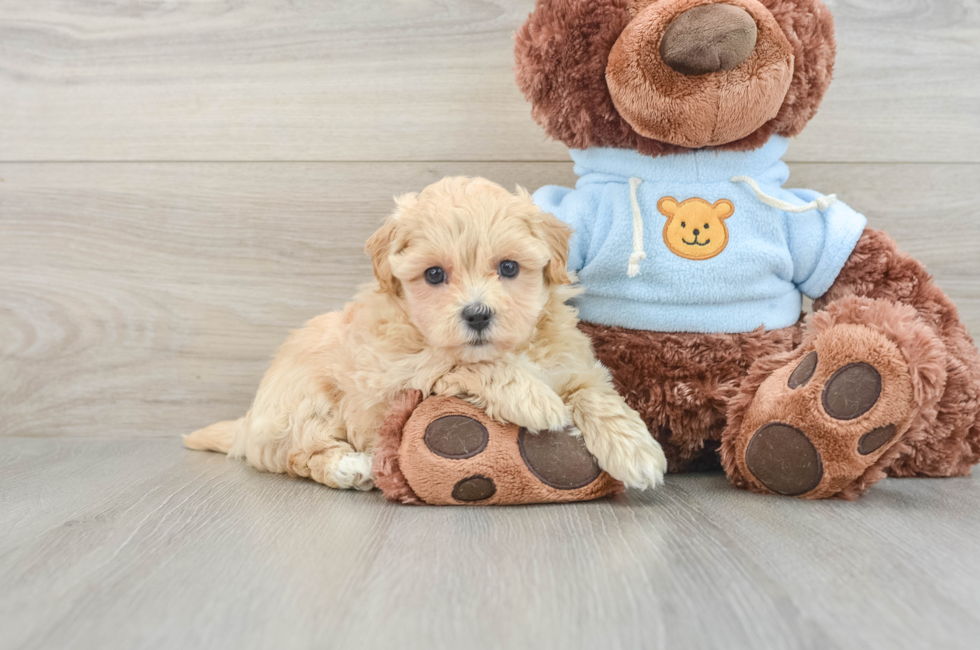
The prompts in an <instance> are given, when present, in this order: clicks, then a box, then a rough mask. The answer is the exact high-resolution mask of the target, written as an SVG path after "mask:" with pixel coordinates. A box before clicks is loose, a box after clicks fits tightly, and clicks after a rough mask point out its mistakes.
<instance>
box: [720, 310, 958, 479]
mask: <svg viewBox="0 0 980 650" xmlns="http://www.w3.org/2000/svg"><path fill="white" fill-rule="evenodd" d="M862 306H863V307H867V308H871V307H874V308H876V309H878V310H879V311H881V310H882V306H881V305H878V306H875V305H873V301H864V302H863V303H855V304H854V305H852V307H862ZM885 311H888V310H887V309H886V310H885ZM898 312H899V315H902V312H901V310H900V309H899V310H898ZM845 313H846V310H845ZM858 313H860V310H858ZM841 315H842V313H841V310H837V311H836V312H835V313H831V314H829V315H823V321H822V323H821V324H820V325H822V327H820V326H818V327H817V328H816V329H817V330H819V331H818V332H816V333H814V335H811V336H808V337H807V340H805V341H804V343H803V345H802V346H801V348H800V349H799V351H798V352H797V353H796V354H795V355H794V356H793V357H792V358H791V359H790V360H789V362H788V363H784V365H782V366H781V367H778V368H777V369H776V370H775V371H774V372H772V373H771V374H770V375H769V376H768V377H766V378H765V379H764V380H763V381H762V382H761V384H757V385H758V390H757V391H756V392H755V395H754V396H751V401H750V402H748V403H747V408H746V409H745V411H744V413H736V414H735V418H734V419H735V420H740V425H739V426H738V429H737V431H728V432H726V433H728V434H729V435H732V436H733V438H732V439H731V440H729V441H727V445H726V447H727V449H726V452H727V455H728V458H726V461H727V462H726V465H728V467H727V469H729V474H730V475H732V474H735V475H736V476H737V477H739V480H736V481H735V482H736V484H739V483H741V484H742V485H743V486H744V487H747V488H749V489H751V490H753V491H757V492H764V493H775V494H781V495H785V496H795V497H802V498H806V499H822V498H830V497H841V498H856V497H857V496H858V495H859V494H860V493H862V492H863V491H864V490H866V489H867V488H868V487H870V486H871V485H872V484H873V483H874V482H876V481H877V480H879V479H880V478H881V477H883V476H884V473H885V472H884V470H885V469H886V468H887V465H888V464H890V463H891V462H893V461H894V459H895V457H896V456H897V455H898V453H897V452H898V447H899V446H900V444H901V443H902V441H903V439H904V438H905V436H906V434H907V433H908V432H909V431H910V429H911V428H912V425H913V423H914V422H915V420H916V417H917V416H918V415H919V414H920V413H921V411H922V407H923V404H924V402H930V403H933V404H934V402H935V399H937V398H938V395H939V394H941V385H937V384H941V383H942V378H943V377H944V373H943V371H942V366H943V361H942V356H943V354H944V353H943V350H942V344H941V343H939V342H938V339H936V337H935V335H934V334H933V333H932V332H931V331H930V330H929V329H928V328H927V327H926V326H924V325H922V324H919V323H916V322H911V323H908V324H907V325H908V327H906V328H904V329H899V332H900V333H901V335H900V336H890V335H889V334H890V333H891V332H889V329H888V328H887V327H884V328H882V327H877V326H872V325H871V324H870V323H873V322H874V321H873V320H871V321H868V323H869V324H861V323H860V319H855V318H845V319H842V318H840V316H841ZM850 315H851V316H853V315H854V314H850ZM893 315H894V314H893ZM905 315H906V316H908V314H905ZM835 320H836V321H837V322H834V321H835ZM855 320H857V321H858V322H854V321H855ZM841 321H843V322H841ZM847 321H850V322H847ZM783 361H785V358H784V359H783ZM923 363H924V364H925V366H924V367H923V366H922V364H923ZM930 372H931V373H932V375H931V376H930V375H929V373H930ZM747 383H748V384H751V382H747ZM737 401H738V400H736V402H737ZM743 401H744V400H743ZM918 428H919V429H921V426H920V427H918ZM893 450H894V453H892V451H893ZM731 465H734V467H732V466H731Z"/></svg>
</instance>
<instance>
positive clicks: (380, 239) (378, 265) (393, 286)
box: [364, 192, 419, 294]
mask: <svg viewBox="0 0 980 650" xmlns="http://www.w3.org/2000/svg"><path fill="white" fill-rule="evenodd" d="M418 202H419V195H418V194H416V193H414V192H410V193H408V194H402V195H401V196H396V197H395V206H396V207H395V212H394V213H393V214H392V215H391V216H390V217H388V218H387V219H386V220H385V223H384V225H383V226H381V227H380V228H378V230H377V231H376V232H375V233H374V234H373V235H371V237H370V238H369V239H368V240H367V243H366V244H364V252H365V253H367V254H368V255H370V256H371V265H372V266H373V267H374V277H375V278H376V279H377V280H378V285H379V286H378V290H379V291H381V293H391V294H394V293H397V292H398V279H397V278H395V274H394V273H392V272H391V262H389V261H388V258H389V257H391V255H392V254H393V253H397V252H398V251H397V250H396V248H395V247H396V245H397V239H398V233H399V231H400V227H399V223H400V222H401V221H403V220H404V218H405V213H406V212H408V211H409V210H411V209H412V208H413V207H415V206H416V205H417V204H418Z"/></svg>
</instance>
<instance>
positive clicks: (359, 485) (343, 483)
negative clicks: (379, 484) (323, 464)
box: [333, 452, 374, 492]
mask: <svg viewBox="0 0 980 650" xmlns="http://www.w3.org/2000/svg"><path fill="white" fill-rule="evenodd" d="M372 460H373V459H372V457H371V455H370V454H365V453H361V452H357V453H353V454H344V456H343V457H342V458H341V459H340V460H339V461H338V462H337V467H336V468H335V469H334V470H333V479H334V481H336V482H337V487H338V488H340V489H342V490H350V489H354V490H362V491H365V492H366V491H368V490H373V489H374V475H373V474H372V473H371V463H372Z"/></svg>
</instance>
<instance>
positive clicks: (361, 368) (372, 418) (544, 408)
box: [184, 178, 667, 490]
mask: <svg viewBox="0 0 980 650" xmlns="http://www.w3.org/2000/svg"><path fill="white" fill-rule="evenodd" d="M570 234H571V232H570V231H569V230H568V228H567V227H566V226H565V225H564V224H563V223H562V222H560V221H559V220H558V219H556V218H555V217H553V216H552V215H550V214H546V213H543V212H541V211H540V210H539V209H538V208H537V207H536V206H535V205H534V204H533V203H532V202H531V199H530V196H529V195H528V194H527V192H525V191H523V190H520V191H519V194H518V195H517V196H515V195H513V194H511V193H509V192H507V191H506V190H504V189H503V188H502V187H500V186H499V185H496V184H494V183H491V182H490V181H487V180H484V179H468V178H447V179H444V180H442V181H439V182H438V183H435V184H433V185H431V186H429V187H427V188H426V189H425V190H423V191H422V192H421V193H420V194H408V195H405V196H403V197H401V198H399V199H397V209H396V210H395V213H394V214H393V215H391V216H390V217H389V218H388V219H387V221H386V222H385V224H384V225H383V226H382V227H381V229H380V230H378V231H377V232H376V233H375V234H374V235H373V236H372V237H371V238H370V240H368V242H367V246H366V248H365V250H366V251H367V252H368V254H370V256H371V258H372V260H373V264H374V275H375V281H374V282H373V283H372V284H371V285H369V286H367V287H366V288H364V289H363V290H362V291H361V292H360V293H359V294H358V295H357V296H356V297H355V298H354V300H353V302H350V303H348V304H347V305H346V306H345V307H344V309H343V311H339V312H332V313H329V314H324V315H323V316H318V317H316V318H314V319H313V320H311V321H309V322H308V323H307V324H306V326H305V327H304V328H303V329H301V330H298V331H296V332H293V334H292V335H291V336H290V337H289V338H288V339H287V340H286V342H285V344H283V346H282V348H280V350H279V353H278V354H277V355H276V358H275V360H274V361H273V362H272V365H271V367H270V368H269V370H268V371H267V372H266V374H265V377H264V378H263V380H262V384H261V385H260V386H259V391H258V394H257V395H256V397H255V401H254V403H253V404H252V408H251V409H250V410H249V411H248V413H247V414H246V415H245V417H243V418H241V419H239V420H235V421H228V422H219V423H217V424H214V425H212V426H210V427H208V428H206V429H201V430H200V431H196V432H194V433H192V434H190V435H189V436H187V437H185V439H184V441H185V443H186V445H187V446H188V447H190V448H192V449H209V450H213V451H221V452H227V453H228V455H229V456H232V457H235V458H244V459H246V460H247V461H248V462H249V463H251V464H252V465H254V466H255V467H257V468H259V469H261V470H266V471H270V472H288V473H290V474H293V475H298V476H308V477H310V478H312V479H314V480H316V481H319V482H320V483H324V484H326V485H329V486H330V487H335V488H357V489H359V490H369V489H371V488H372V487H373V479H372V475H371V452H372V448H373V445H374V438H375V432H376V431H377V429H378V427H379V425H380V424H381V422H382V420H383V419H384V417H385V414H386V413H387V411H388V409H389V407H390V405H391V403H392V401H393V400H394V399H395V397H396V396H397V395H398V394H399V393H401V392H402V391H404V390H406V389H410V388H414V389H419V390H421V391H423V393H424V394H438V395H450V396H459V397H462V398H464V399H466V400H468V401H470V402H472V403H473V404H476V405H477V406H479V407H481V408H483V409H485V410H486V412H487V414H488V415H489V416H490V417H493V418H496V419H498V420H502V421H504V422H509V423H514V424H518V425H521V426H524V427H527V428H528V429H530V430H532V431H540V430H545V429H561V428H563V427H566V426H568V425H571V424H574V426H575V427H576V428H577V429H578V431H580V432H581V434H582V435H583V436H584V439H585V444H586V446H587V447H588V449H589V450H590V451H591V452H592V453H593V455H595V457H596V458H597V459H598V461H599V464H600V465H601V466H602V467H603V468H604V469H605V470H606V471H608V472H609V473H610V474H611V475H612V476H614V477H615V478H618V479H620V480H621V481H623V482H624V483H626V484H627V485H628V486H631V487H635V488H652V487H654V486H656V485H658V484H659V483H660V482H661V481H662V480H663V474H664V471H665V470H666V465H667V461H666V459H665V458H664V454H663V451H662V450H661V448H660V445H658V444H657V442H656V441H655V440H654V439H653V438H652V437H651V435H650V433H649V432H648V431H647V428H646V426H644V423H643V421H642V420H641V419H640V417H639V415H637V413H636V412H635V411H633V410H632V409H630V408H629V407H628V406H627V405H626V403H625V402H624V401H623V399H622V398H621V397H620V396H619V395H618V394H617V393H616V390H615V389H614V388H613V386H612V383H611V382H610V378H609V373H608V372H607V371H606V369H605V368H604V367H602V366H601V365H600V364H599V363H598V362H597V361H596V360H595V359H594V358H593V356H592V349H591V346H590V343H589V341H588V339H587V338H586V336H585V335H584V334H582V333H581V332H580V331H579V330H578V329H577V328H576V324H577V322H578V321H577V318H576V313H575V310H574V309H573V308H571V307H569V306H568V305H566V304H565V303H566V301H567V300H568V299H569V298H571V297H572V296H574V295H575V293H576V290H575V289H574V288H573V287H572V286H571V281H570V279H569V276H568V274H567V273H566V271H565V264H566V262H567V256H568V238H569V236H570Z"/></svg>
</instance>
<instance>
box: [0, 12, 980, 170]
mask: <svg viewBox="0 0 980 650" xmlns="http://www.w3.org/2000/svg"><path fill="white" fill-rule="evenodd" d="M828 4H829V5H830V6H831V7H832V9H833V11H834V12H835V14H836V17H837V24H838V29H837V31H838V40H839V50H840V56H839V59H838V63H837V66H836V77H837V81H836V82H835V85H834V86H832V88H831V91H830V93H829V95H828V97H827V99H826V102H825V104H824V106H823V108H822V110H821V112H820V114H819V116H818V117H817V118H816V120H815V121H814V123H813V124H812V125H811V126H810V127H809V128H808V129H807V131H806V132H805V133H804V134H803V136H802V137H801V139H800V140H799V141H798V142H797V143H796V144H794V146H793V148H792V149H791V151H790V155H791V158H792V160H798V161H816V162H830V161H845V162H870V161H905V162H909V161H913V162H914V161H920V162H980V147H978V143H980V111H978V110H977V105H978V101H980V13H978V11H977V9H976V4H975V2H974V1H973V0H915V1H914V2H911V1H910V2H902V3H896V2H894V1H893V0H834V1H831V2H828ZM532 7H533V3H532V1H531V0H412V1H410V2H406V1H402V0H383V1H380V2H293V1H291V0H261V1H258V0H249V1H245V2H234V3H228V2H225V1H224V0H196V1H194V2H190V1H188V0H177V1H175V2H167V3H163V4H160V3H132V2H128V3H126V2H123V3H119V2H112V3H110V2H103V3H91V2H86V1H85V0H33V1H32V2H22V1H20V0H0V62H2V63H0V98H2V101H0V159H2V160H7V161H15V160H66V159H69V160H198V161H200V160H321V161H338V160H362V161H370V160H415V161H420V160H469V161H479V160H498V161H506V160H563V159H564V156H565V154H564V147H563V146H562V145H561V144H559V143H554V142H549V141H548V140H546V138H545V137H544V135H543V133H542V132H541V130H540V129H539V128H538V127H537V126H536V125H535V124H534V123H533V121H532V120H531V118H530V110H529V108H528V106H527V105H526V103H525V102H524V99H523V98H522V97H521V95H520V93H519V92H518V90H517V88H516V86H515V83H514V81H513V73H512V66H513V55H512V48H513V44H512V34H513V32H514V31H515V29H517V27H518V26H519V25H520V24H521V23H522V22H523V20H524V19H525V17H526V16H527V14H528V13H529V11H530V10H531V8H532Z"/></svg>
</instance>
